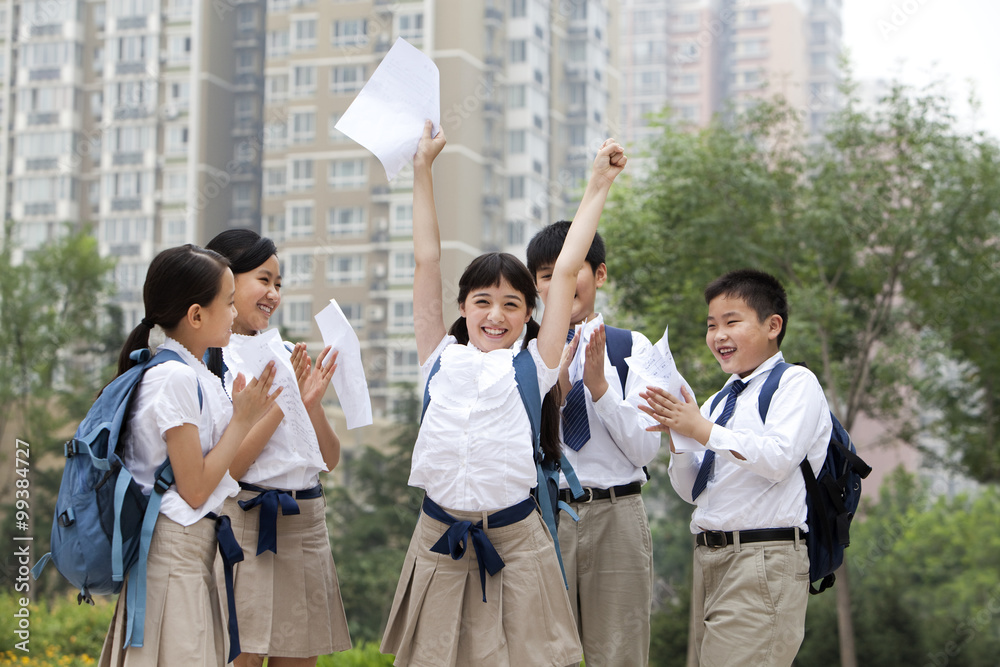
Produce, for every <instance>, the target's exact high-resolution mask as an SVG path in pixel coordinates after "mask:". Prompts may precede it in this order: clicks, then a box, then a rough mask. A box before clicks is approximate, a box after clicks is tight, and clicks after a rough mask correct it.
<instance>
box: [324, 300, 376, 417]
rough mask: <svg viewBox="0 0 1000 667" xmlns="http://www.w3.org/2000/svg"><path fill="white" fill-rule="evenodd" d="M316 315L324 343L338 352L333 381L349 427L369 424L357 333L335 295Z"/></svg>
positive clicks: (366, 387)
mask: <svg viewBox="0 0 1000 667" xmlns="http://www.w3.org/2000/svg"><path fill="white" fill-rule="evenodd" d="M315 319H316V324H317V325H319V331H320V333H321V334H323V345H329V346H331V347H332V348H333V351H335V352H337V370H336V372H334V374H333V380H332V382H333V387H334V389H336V390H337V398H339V399H340V406H341V407H342V408H343V409H344V417H345V418H346V419H347V428H348V429H352V428H358V427H359V426H368V425H369V424H371V423H372V402H371V397H370V396H369V395H368V381H367V379H366V378H365V367H364V364H362V362H361V342H360V341H359V340H358V335H357V334H356V333H354V329H353V328H352V327H351V323H350V322H349V321H348V320H347V317H346V316H345V315H344V311H343V310H341V309H340V306H339V305H338V304H337V300H336V299H330V305H329V306H327V307H326V308H324V309H323V310H321V311H320V312H318V313H316V318H315Z"/></svg>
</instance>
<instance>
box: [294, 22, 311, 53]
mask: <svg viewBox="0 0 1000 667" xmlns="http://www.w3.org/2000/svg"><path fill="white" fill-rule="evenodd" d="M315 48H316V19H314V18H308V19H296V20H293V21H292V49H294V50H295V51H305V50H308V49H315Z"/></svg>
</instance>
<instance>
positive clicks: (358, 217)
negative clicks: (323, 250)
mask: <svg viewBox="0 0 1000 667" xmlns="http://www.w3.org/2000/svg"><path fill="white" fill-rule="evenodd" d="M326 229H327V233H328V234H329V235H330V236H363V235H364V233H365V232H366V231H367V230H368V225H367V224H366V222H365V209H364V208H363V207H361V206H352V207H347V208H331V209H330V210H329V211H328V212H327V224H326Z"/></svg>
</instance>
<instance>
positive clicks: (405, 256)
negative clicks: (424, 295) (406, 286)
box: [389, 250, 417, 283]
mask: <svg viewBox="0 0 1000 667" xmlns="http://www.w3.org/2000/svg"><path fill="white" fill-rule="evenodd" d="M416 265H417V264H416V261H415V260H414V258H413V252H412V251H405V250H404V251H393V252H390V253H389V280H390V281H391V282H394V283H407V282H409V283H412V282H413V269H414V267H416Z"/></svg>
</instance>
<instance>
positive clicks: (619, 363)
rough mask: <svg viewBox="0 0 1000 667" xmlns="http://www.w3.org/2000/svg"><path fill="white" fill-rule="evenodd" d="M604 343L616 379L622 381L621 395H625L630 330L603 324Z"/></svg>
mask: <svg viewBox="0 0 1000 667" xmlns="http://www.w3.org/2000/svg"><path fill="white" fill-rule="evenodd" d="M604 335H605V343H606V345H607V348H608V359H609V360H610V361H611V365H612V366H614V367H615V370H617V371H618V379H619V380H621V383H622V396H624V395H625V381H626V380H627V379H628V364H626V363H625V357H630V356H632V332H631V331H629V330H628V329H619V328H617V327H609V326H608V325H607V324H605V325H604Z"/></svg>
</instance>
